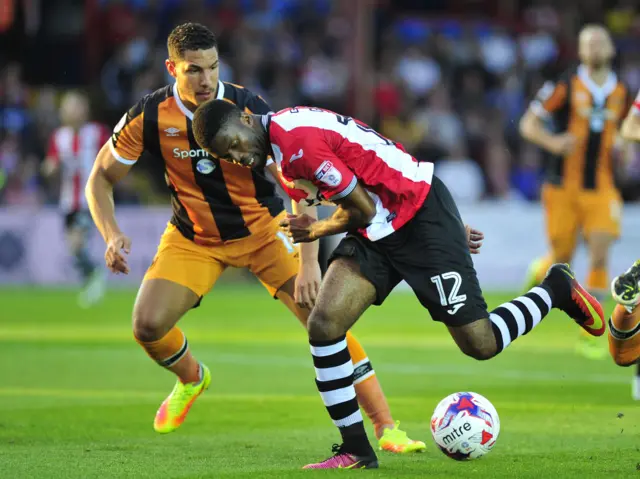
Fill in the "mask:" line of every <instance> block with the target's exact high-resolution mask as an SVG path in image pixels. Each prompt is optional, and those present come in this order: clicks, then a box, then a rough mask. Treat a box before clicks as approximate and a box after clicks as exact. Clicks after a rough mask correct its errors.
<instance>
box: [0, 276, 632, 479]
mask: <svg viewBox="0 0 640 479" xmlns="http://www.w3.org/2000/svg"><path fill="white" fill-rule="evenodd" d="M134 297H135V292H134V291H112V292H110V293H109V295H108V297H107V299H106V301H105V302H104V303H103V304H102V305H100V306H99V307H96V308H95V309H93V310H89V311H83V310H80V309H78V308H77V306H76V305H75V295H74V294H73V292H69V291H45V290H26V289H4V290H0V379H1V381H0V471H1V472H0V476H2V477H6V478H12V479H15V478H23V477H24V478H34V477H37V478H66V479H67V478H93V477H99V478H125V477H126V478H128V477H130V478H147V477H149V478H151V477H154V478H156V477H162V478H192V477H193V478H200V477H207V478H224V477H229V478H231V477H233V478H240V477H250V478H262V477H267V478H289V477H310V476H311V477H320V476H322V477H334V476H336V475H338V474H364V475H366V476H367V477H370V478H377V477H385V478H405V477H406V478H421V477H429V478H448V479H450V478H458V477H460V478H474V477H478V478H529V477H531V478H536V479H540V478H552V477H553V478H573V477H575V478H584V477H594V478H604V477H607V478H631V477H638V478H640V464H639V463H640V405H639V404H637V403H634V402H633V401H632V400H631V398H630V376H631V370H629V369H623V368H618V367H616V366H615V365H614V364H613V362H612V361H611V360H610V359H609V358H607V359H606V360H602V361H588V360H584V359H582V358H580V357H578V356H576V355H575V354H574V346H575V342H576V339H577V336H578V329H579V328H577V327H576V326H575V324H573V322H571V321H570V320H569V319H568V318H566V317H564V316H563V315H562V314H556V313H554V314H553V315H552V316H550V317H548V318H547V319H546V320H545V321H544V322H543V324H542V325H541V326H540V327H538V328H536V330H535V331H533V332H532V333H531V334H530V335H528V336H527V337H524V338H521V339H519V340H518V341H517V342H516V343H515V344H514V345H512V346H511V347H510V348H509V349H508V350H507V351H506V352H505V353H503V354H501V355H500V356H499V357H498V358H496V359H493V360H491V361H488V362H477V361H474V360H472V359H469V358H466V357H465V356H463V355H462V353H460V352H459V351H458V350H457V348H456V346H455V345H454V343H453V341H452V340H451V339H450V338H449V336H448V334H447V331H446V329H445V328H444V327H443V326H442V325H440V324H437V323H434V322H432V321H431V320H430V318H429V316H428V314H427V313H426V312H425V311H424V310H422V309H421V307H420V305H419V304H418V302H417V301H416V300H415V299H414V298H413V297H412V296H411V295H406V294H401V293H399V294H396V295H394V296H392V297H391V298H389V300H388V301H387V302H386V303H385V305H384V306H383V307H380V308H372V309H371V310H370V311H369V312H367V313H366V315H365V316H364V317H363V318H362V320H361V321H360V323H359V324H358V325H356V327H355V330H354V332H355V333H356V334H357V335H358V337H359V338H360V340H361V341H362V343H363V344H364V346H365V348H366V349H367V351H368V353H369V356H370V358H371V360H372V362H373V365H374V366H375V367H376V369H377V371H378V376H379V377H380V379H381V382H382V384H383V387H384V389H385V392H386V393H387V396H388V398H389V401H390V404H391V407H392V410H393V413H394V416H395V417H396V419H399V420H401V421H402V427H403V428H404V429H406V430H407V431H408V432H409V433H410V435H411V436H412V437H414V438H420V439H423V440H425V441H426V442H427V444H428V451H427V452H426V453H425V454H421V455H416V456H410V457H399V456H393V455H389V454H383V453H381V454H380V469H379V470H375V471H373V470H372V471H362V472H355V471H354V472H346V471H301V470H299V469H300V467H301V466H302V465H304V464H306V463H308V462H312V461H316V460H320V459H324V458H325V457H327V456H329V455H330V447H331V444H332V443H334V442H338V439H339V436H338V434H337V432H336V431H335V429H334V428H333V426H332V424H331V422H330V419H329V417H328V415H327V413H326V411H325V409H324V407H323V406H322V403H321V401H320V397H319V395H318V393H317V391H316V389H315V385H314V381H313V378H314V373H313V369H312V365H311V358H310V354H309V349H308V346H307V342H306V338H305V334H304V330H303V329H302V328H301V327H300V326H299V325H298V324H297V322H296V320H295V319H294V318H293V317H292V316H291V315H290V314H289V313H288V312H287V311H286V310H285V309H284V307H283V306H281V305H280V304H279V303H278V302H277V301H273V300H272V299H270V298H269V297H268V295H267V294H266V293H265V292H264V290H262V289H260V288H259V287H256V288H253V287H242V288H240V289H238V288H234V287H230V286H227V285H222V286H220V287H218V288H216V289H215V290H214V292H213V293H212V294H211V295H209V296H208V297H207V298H206V300H205V301H204V302H203V305H202V307H200V308H199V309H197V310H194V311H192V312H191V313H189V314H188V315H187V317H186V318H185V319H184V320H183V321H182V323H181V326H182V328H183V329H184V330H185V331H186V332H187V334H188V337H189V341H190V344H191V347H192V349H193V351H194V353H195V354H196V355H197V357H198V358H200V359H201V360H203V361H204V362H205V363H206V364H207V365H208V366H209V367H210V368H211V371H212V374H213V382H212V386H211V388H210V389H209V391H208V392H207V393H206V394H205V395H203V396H202V397H201V398H200V399H199V400H198V401H197V402H196V403H195V405H194V407H193V409H192V411H191V413H190V415H189V418H188V419H187V421H186V422H185V424H184V425H183V426H182V428H181V429H180V430H178V431H177V432H175V433H173V434H169V435H165V436H160V435H158V434H156V433H155V432H154V431H153V428H152V421H153V416H154V414H155V412H156V409H157V407H158V406H159V404H160V403H161V402H162V400H163V399H164V397H165V396H166V395H167V394H168V393H169V391H170V390H171V388H172V387H173V377H172V376H171V375H170V374H169V373H167V372H165V371H163V370H162V369H161V368H159V367H157V366H156V365H155V364H153V363H152V362H151V361H150V360H149V359H148V358H147V356H146V355H145V354H144V352H143V351H142V350H141V349H140V348H139V347H138V346H137V344H136V343H135V342H134V340H133V338H132V336H131V328H130V316H131V313H130V311H131V307H132V304H133V300H134ZM508 299H509V297H508V296H502V295H490V296H489V298H488V300H489V303H490V306H492V307H493V306H496V305H497V304H499V303H500V302H502V301H504V300H508ZM611 307H612V305H611V304H608V305H607V307H606V312H607V314H609V313H610V311H611ZM602 341H603V346H604V342H605V341H606V339H605V338H602ZM461 390H471V391H477V392H479V393H481V394H483V395H485V396H486V397H488V398H489V399H490V400H491V401H492V402H493V403H494V405H495V406H496V408H497V410H498V412H499V414H500V419H501V422H502V431H501V434H500V437H499V439H498V442H497V445H496V447H495V449H494V450H493V451H492V452H491V454H489V455H488V456H486V457H484V458H482V459H480V460H477V461H472V462H466V463H458V462H455V461H453V460H451V459H448V458H447V457H445V456H444V455H443V454H442V453H440V452H439V451H438V450H437V448H436V447H435V445H434V443H433V440H432V439H431V435H430V433H429V428H428V427H429V419H430V417H431V413H432V411H433V408H434V407H435V405H436V404H437V402H438V401H439V400H440V399H442V398H443V397H444V396H446V395H447V394H450V393H452V392H455V391H461ZM367 428H368V430H369V432H370V434H371V435H370V437H373V434H372V431H371V427H370V424H369V423H367Z"/></svg>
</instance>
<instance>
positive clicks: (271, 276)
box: [247, 229, 300, 298]
mask: <svg viewBox="0 0 640 479" xmlns="http://www.w3.org/2000/svg"><path fill="white" fill-rule="evenodd" d="M249 241H250V243H251V244H247V248H248V250H250V251H251V253H250V260H249V261H248V263H247V266H248V268H249V270H250V271H251V272H252V273H253V274H255V275H256V277H257V278H258V279H259V280H260V282H261V283H262V285H263V286H264V287H265V288H266V289H267V291H268V292H269V294H270V295H271V296H273V297H274V298H275V297H277V294H276V293H277V292H278V291H279V290H280V289H281V288H282V287H283V286H284V285H285V284H286V283H287V282H289V281H291V280H292V279H293V278H295V276H296V275H297V274H298V270H299V269H300V255H299V251H298V247H297V246H296V245H294V244H293V243H292V242H291V240H290V239H289V238H288V237H287V235H285V234H284V233H283V232H282V231H280V230H276V229H269V230H267V231H265V232H264V233H259V234H256V235H254V236H253V237H251V238H249ZM292 295H293V293H292Z"/></svg>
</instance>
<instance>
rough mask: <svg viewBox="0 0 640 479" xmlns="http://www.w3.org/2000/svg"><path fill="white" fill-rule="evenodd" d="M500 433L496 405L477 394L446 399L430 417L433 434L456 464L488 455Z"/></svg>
mask: <svg viewBox="0 0 640 479" xmlns="http://www.w3.org/2000/svg"><path fill="white" fill-rule="evenodd" d="M499 433H500V418H499V417H498V412H497V411H496V408H494V407H493V404H491V403H490V402H489V400H488V399H487V398H485V397H484V396H481V395H480V394H478V393H472V392H459V393H454V394H451V395H449V396H447V397H446V398H444V399H443V400H442V401H440V403H439V404H438V405H437V406H436V409H435V411H433V416H431V434H432V435H433V439H434V440H435V442H436V444H437V445H438V447H439V448H440V450H441V451H442V452H443V453H445V454H446V455H447V456H449V457H450V458H452V459H455V460H456V461H466V460H470V459H476V458H478V457H481V456H484V455H485V454H487V453H488V452H489V451H491V449H492V448H493V446H494V445H495V443H496V440H497V439H498V434H499Z"/></svg>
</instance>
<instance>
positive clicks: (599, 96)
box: [578, 65, 618, 104]
mask: <svg viewBox="0 0 640 479" xmlns="http://www.w3.org/2000/svg"><path fill="white" fill-rule="evenodd" d="M578 78H580V81H582V83H584V85H585V86H586V87H587V89H588V90H589V92H591V95H592V96H593V99H594V103H596V104H602V103H604V100H605V99H606V98H607V97H608V96H609V95H610V94H611V93H612V92H613V90H615V89H616V84H617V83H618V77H617V75H616V74H615V73H614V72H609V76H608V77H607V80H606V81H605V82H604V83H603V84H602V86H600V85H598V84H597V83H596V82H594V81H593V80H592V79H591V77H590V76H589V72H588V70H587V67H586V66H584V65H580V66H579V67H578Z"/></svg>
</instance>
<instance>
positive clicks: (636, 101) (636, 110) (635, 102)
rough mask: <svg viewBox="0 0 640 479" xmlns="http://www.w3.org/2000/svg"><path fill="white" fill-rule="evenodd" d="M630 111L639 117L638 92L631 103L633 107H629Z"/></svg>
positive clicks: (639, 93) (639, 99)
mask: <svg viewBox="0 0 640 479" xmlns="http://www.w3.org/2000/svg"><path fill="white" fill-rule="evenodd" d="M631 111H632V112H633V114H634V115H638V116H640V91H638V95H637V96H636V99H635V100H634V101H633V106H632V107H631Z"/></svg>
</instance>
